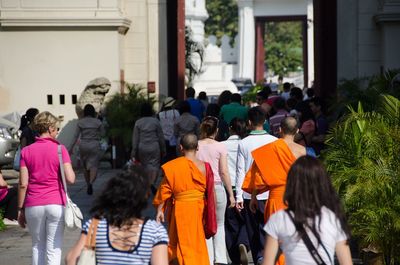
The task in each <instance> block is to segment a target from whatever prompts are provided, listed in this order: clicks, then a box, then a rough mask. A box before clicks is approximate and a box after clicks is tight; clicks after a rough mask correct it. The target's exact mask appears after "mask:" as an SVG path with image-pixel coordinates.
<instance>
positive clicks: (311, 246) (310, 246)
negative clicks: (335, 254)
mask: <svg viewBox="0 0 400 265" xmlns="http://www.w3.org/2000/svg"><path fill="white" fill-rule="evenodd" d="M286 213H287V214H288V215H289V217H290V219H291V220H292V222H293V224H294V226H295V227H296V231H298V232H300V233H302V235H303V236H302V237H301V239H302V240H303V242H304V244H305V245H306V247H307V249H308V251H309V252H310V254H311V257H313V259H314V261H315V262H316V263H317V264H318V265H327V264H326V263H325V261H324V260H323V259H322V258H321V256H320V255H319V253H318V250H317V249H316V248H315V246H314V244H313V243H312V242H311V239H310V237H309V236H308V235H307V233H306V231H305V230H304V227H303V225H296V223H295V221H294V218H293V216H292V215H291V214H290V212H289V211H288V210H286ZM316 238H317V239H318V244H320V245H321V246H322V248H323V249H324V250H325V253H326V254H327V255H328V258H329V261H330V264H333V262H332V259H331V256H330V255H329V252H328V250H326V248H325V246H324V244H322V242H321V239H319V238H318V237H316Z"/></svg>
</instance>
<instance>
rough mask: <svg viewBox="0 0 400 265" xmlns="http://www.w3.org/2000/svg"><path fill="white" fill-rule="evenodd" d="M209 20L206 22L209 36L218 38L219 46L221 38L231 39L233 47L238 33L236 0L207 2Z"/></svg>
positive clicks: (206, 30)
mask: <svg viewBox="0 0 400 265" xmlns="http://www.w3.org/2000/svg"><path fill="white" fill-rule="evenodd" d="M206 8H207V11H208V15H209V17H208V19H207V20H206V22H205V32H206V34H207V35H214V36H216V37H217V45H220V44H221V37H222V36H224V35H227V36H228V37H230V38H231V45H233V42H234V40H235V37H236V35H237V33H238V25H239V22H238V20H239V13H238V5H237V1H236V0H212V1H207V2H206Z"/></svg>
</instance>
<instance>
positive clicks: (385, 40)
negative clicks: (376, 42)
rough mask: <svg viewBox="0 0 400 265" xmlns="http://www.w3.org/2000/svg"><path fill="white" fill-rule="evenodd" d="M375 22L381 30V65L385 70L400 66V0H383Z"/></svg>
mask: <svg viewBox="0 0 400 265" xmlns="http://www.w3.org/2000/svg"><path fill="white" fill-rule="evenodd" d="M380 2H381V3H380V8H379V11H378V13H377V14H376V15H375V17H374V19H375V22H376V23H377V24H378V25H379V28H380V31H381V52H382V54H381V57H382V59H381V60H382V62H381V67H383V69H384V70H389V69H397V68H399V66H400V63H399V61H400V50H399V47H398V44H399V42H400V35H399V34H398V33H399V32H400V0H385V1H383V0H381V1H380Z"/></svg>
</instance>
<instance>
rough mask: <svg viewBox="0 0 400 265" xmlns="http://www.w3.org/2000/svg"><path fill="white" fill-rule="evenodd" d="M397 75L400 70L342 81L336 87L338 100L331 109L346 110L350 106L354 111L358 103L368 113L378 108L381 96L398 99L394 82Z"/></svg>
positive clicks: (397, 87)
mask: <svg viewBox="0 0 400 265" xmlns="http://www.w3.org/2000/svg"><path fill="white" fill-rule="evenodd" d="M399 73H400V70H388V71H386V72H385V73H383V74H379V75H374V76H371V77H364V78H355V79H351V80H342V81H341V82H340V83H339V86H338V97H339V98H338V99H339V100H338V101H337V104H334V105H333V106H332V107H333V108H336V109H338V108H339V109H346V106H351V107H352V108H353V109H355V108H357V105H358V102H362V106H363V109H364V110H365V111H367V112H368V111H372V110H375V109H376V108H377V107H378V103H379V101H378V99H379V96H380V95H381V94H387V95H392V96H394V97H396V98H400V87H399V86H398V84H396V82H394V81H396V78H395V77H396V76H398V74H399ZM399 81H400V80H399Z"/></svg>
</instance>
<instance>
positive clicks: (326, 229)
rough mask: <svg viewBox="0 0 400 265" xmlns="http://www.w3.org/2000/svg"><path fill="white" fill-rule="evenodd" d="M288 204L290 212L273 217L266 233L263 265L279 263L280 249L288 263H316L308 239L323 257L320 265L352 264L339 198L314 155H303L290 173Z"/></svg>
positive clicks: (286, 198)
mask: <svg viewBox="0 0 400 265" xmlns="http://www.w3.org/2000/svg"><path fill="white" fill-rule="evenodd" d="M284 201H285V203H286V205H287V206H288V208H287V210H281V211H278V212H276V213H275V214H274V215H272V216H271V218H270V219H269V221H268V223H267V224H266V225H265V227H264V230H265V231H266V232H267V234H268V237H267V240H266V248H265V251H264V261H263V265H273V264H275V257H276V254H277V252H278V247H280V249H281V250H282V251H283V253H284V254H285V259H286V264H288V265H292V264H310V265H312V264H316V261H315V258H316V255H315V254H314V255H311V254H310V253H311V251H312V248H311V247H308V246H307V244H306V243H305V241H304V239H306V241H307V237H306V236H305V234H306V235H307V236H308V238H309V239H310V241H311V244H312V245H313V246H314V248H315V252H314V253H317V254H319V256H320V260H322V262H323V263H322V262H319V263H318V264H334V263H333V256H334V253H335V252H336V256H337V258H338V260H339V264H341V265H343V264H346V265H347V264H352V260H351V254H350V248H349V245H348V242H347V241H348V239H349V238H350V230H349V228H348V225H347V222H346V218H345V215H344V212H343V210H342V207H341V204H340V200H339V196H338V195H337V193H336V191H335V189H334V188H333V186H332V183H331V180H330V178H329V176H328V173H327V172H326V170H325V168H324V166H323V165H322V163H321V162H320V161H319V160H317V159H316V158H313V157H311V156H302V157H300V158H299V159H297V160H296V162H295V163H294V164H293V165H292V167H291V168H290V170H289V173H288V178H287V185H286V191H285V195H284Z"/></svg>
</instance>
